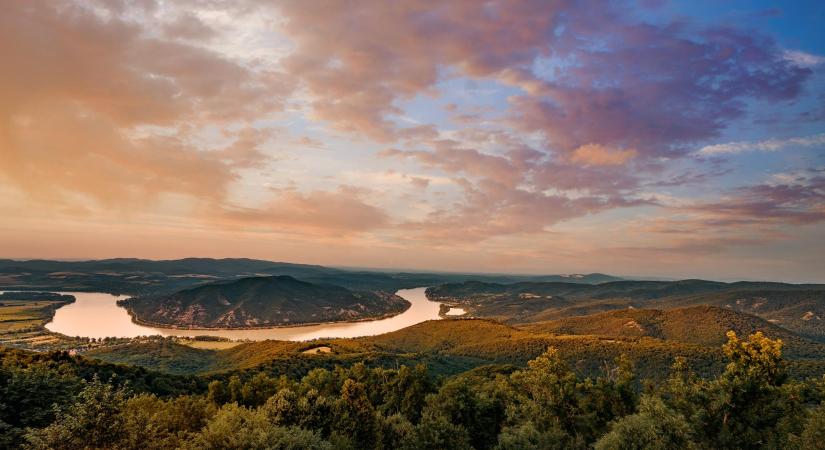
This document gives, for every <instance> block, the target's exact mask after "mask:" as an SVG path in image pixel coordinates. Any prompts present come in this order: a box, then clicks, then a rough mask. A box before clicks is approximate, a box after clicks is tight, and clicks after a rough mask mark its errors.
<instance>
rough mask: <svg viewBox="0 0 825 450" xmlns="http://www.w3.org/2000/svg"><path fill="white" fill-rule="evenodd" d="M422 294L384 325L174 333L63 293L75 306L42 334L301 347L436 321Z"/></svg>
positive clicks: (112, 304) (410, 295)
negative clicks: (246, 341)
mask: <svg viewBox="0 0 825 450" xmlns="http://www.w3.org/2000/svg"><path fill="white" fill-rule="evenodd" d="M425 289H426V288H423V287H421V288H415V289H401V290H399V291H398V292H397V294H398V295H399V296H401V297H403V298H405V299H407V300H408V301H409V302H410V303H411V304H412V306H410V308H409V309H407V310H406V311H404V312H403V313H401V314H399V315H397V316H393V317H390V318H387V319H380V320H371V321H364V322H339V323H328V324H320V325H306V326H296V327H285V328H262V329H255V330H178V329H172V328H156V327H150V326H145V325H138V324H136V323H134V322H132V318H131V317H130V316H129V313H128V312H126V309H124V308H121V307H120V306H117V303H116V302H117V300H118V299H119V298H121V297H118V296H115V295H111V294H102V293H94V292H62V293H63V294H69V295H74V296H75V298H76V299H77V301H75V302H74V303H72V304H69V305H66V306H63V307H61V308H59V309H58V310H57V311H56V312H55V314H54V319H53V320H52V321H51V322H49V323H47V324H46V328H47V329H49V330H51V331H54V332H55V333H62V334H65V335H67V336H81V337H91V338H102V337H137V336H151V335H162V336H220V337H225V338H229V339H249V340H254V341H263V340H266V339H275V340H282V341H306V340H310V339H318V338H351V337H359V336H372V335H376V334H382V333H388V332H390V331H395V330H400V329H401V328H405V327H408V326H410V325H415V324H417V323H419V322H423V321H425V320H437V319H440V317H439V316H438V310H439V306H440V304H439V303H436V302H431V301H429V300H427V297H426V296H425V295H424V290H425Z"/></svg>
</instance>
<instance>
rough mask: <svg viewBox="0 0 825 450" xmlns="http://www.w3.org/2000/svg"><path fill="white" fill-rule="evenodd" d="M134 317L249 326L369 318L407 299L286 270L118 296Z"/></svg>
mask: <svg viewBox="0 0 825 450" xmlns="http://www.w3.org/2000/svg"><path fill="white" fill-rule="evenodd" d="M120 304H121V305H122V306H124V307H126V308H127V309H128V310H129V313H130V314H132V316H133V317H134V318H135V319H136V321H138V322H143V323H150V324H154V325H160V326H170V327H182V328H250V327H271V326H284V325H295V324H307V323H320V322H336V321H348V320H362V319H374V318H381V317H386V316H391V315H395V314H398V313H401V312H403V311H404V310H405V309H407V308H408V307H409V302H407V301H406V300H404V299H402V298H401V297H398V296H396V295H393V294H387V293H382V292H364V291H351V290H349V289H346V288H344V287H340V286H335V285H330V284H315V283H308V282H306V281H300V280H297V279H295V278H293V277H291V276H286V275H281V276H273V277H250V278H243V279H240V280H231V281H223V282H216V283H211V284H207V285H204V286H198V287H195V288H190V289H184V290H182V291H179V292H176V293H174V294H170V295H155V296H145V297H136V298H131V299H128V300H125V301H122V302H120Z"/></svg>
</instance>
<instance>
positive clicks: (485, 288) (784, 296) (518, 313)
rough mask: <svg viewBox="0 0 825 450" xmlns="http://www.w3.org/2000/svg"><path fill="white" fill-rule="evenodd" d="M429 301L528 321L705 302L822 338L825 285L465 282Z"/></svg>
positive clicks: (432, 294) (434, 291)
mask: <svg viewBox="0 0 825 450" xmlns="http://www.w3.org/2000/svg"><path fill="white" fill-rule="evenodd" d="M427 296H428V298H430V299H431V300H434V301H440V302H445V303H448V304H451V305H455V306H460V307H462V308H464V309H465V310H467V311H468V312H469V315H470V316H472V317H486V318H495V319H498V320H503V321H507V322H508V323H531V322H543V321H552V320H559V319H563V318H566V317H573V316H588V315H592V314H597V313H603V312H607V311H613V310H626V309H628V308H631V307H632V308H637V309H639V308H642V309H673V308H682V307H687V306H698V305H710V306H717V307H720V308H727V309H730V310H733V311H739V312H744V313H748V314H751V315H755V316H758V317H761V318H762V319H765V320H767V321H769V322H771V323H774V324H776V325H781V326H782V327H784V328H786V329H788V330H790V331H793V332H794V333H797V334H799V335H801V336H804V337H807V338H810V339H814V340H819V341H822V342H825V285H817V284H786V283H768V282H736V283H721V282H714V281H705V280H681V281H615V282H608V283H602V284H596V285H584V284H572V283H555V282H553V283H535V282H529V283H514V284H498V283H486V282H476V281H468V282H463V283H450V284H444V285H441V286H438V287H433V288H430V289H428V290H427Z"/></svg>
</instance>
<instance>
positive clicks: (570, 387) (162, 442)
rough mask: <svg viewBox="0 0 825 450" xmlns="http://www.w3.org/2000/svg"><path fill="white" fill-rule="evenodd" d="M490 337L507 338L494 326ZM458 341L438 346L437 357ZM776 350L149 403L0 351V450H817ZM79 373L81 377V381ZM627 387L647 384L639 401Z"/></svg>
mask: <svg viewBox="0 0 825 450" xmlns="http://www.w3.org/2000/svg"><path fill="white" fill-rule="evenodd" d="M496 330H497V332H501V333H505V332H506V333H514V334H515V335H518V334H519V333H521V332H520V331H518V330H514V329H512V328H509V327H504V328H503V329H496ZM397 342H398V341H397ZM403 342H405V343H404V345H409V346H414V345H415V346H422V345H429V344H430V341H428V340H427V338H426V337H425V338H414V337H412V336H409V338H408V339H406V340H404V341H403ZM442 342H444V340H442ZM460 345H462V344H461V342H460V341H453V342H452V343H451V344H450V346H444V347H442V349H450V348H454V347H451V346H460ZM781 349H782V343H781V341H775V340H771V339H769V338H767V337H765V336H764V335H762V334H760V333H756V334H753V335H751V336H750V337H749V338H748V339H739V338H738V337H737V336H736V335H735V334H734V333H730V334H729V336H728V342H727V343H726V344H725V345H724V346H723V348H722V349H721V351H720V355H724V357H725V358H726V359H727V361H728V364H727V365H726V366H725V367H724V370H722V371H721V373H720V374H719V375H718V376H716V377H713V378H707V377H701V376H700V374H698V373H697V372H694V371H693V370H691V368H690V366H691V365H692V361H690V360H689V359H687V358H677V359H676V361H675V364H673V368H672V371H671V375H670V378H668V379H667V380H665V381H664V382H657V381H655V380H645V381H644V383H640V382H639V381H638V380H637V377H636V370H635V368H634V360H633V358H631V357H629V356H625V355H619V357H617V358H616V359H615V360H614V362H613V363H612V364H602V366H601V369H600V371H599V373H597V374H596V375H595V376H584V375H583V374H581V373H580V372H578V371H577V370H575V368H574V367H573V366H571V365H570V364H569V363H568V362H567V361H568V359H567V358H565V357H564V353H563V352H562V351H561V350H559V349H556V348H553V347H550V348H547V349H546V350H545V351H544V352H543V353H541V354H539V355H538V356H537V357H535V358H533V359H532V360H530V361H529V362H528V363H527V364H526V367H521V368H516V367H512V366H488V367H485V368H479V369H476V370H472V371H468V372H466V373H462V374H459V375H455V376H451V377H446V378H442V379H440V380H435V379H434V378H433V377H432V375H431V374H430V372H429V371H428V370H427V368H425V367H423V366H416V367H407V366H400V367H398V368H384V367H380V366H370V365H368V364H364V363H355V364H352V365H351V366H349V367H345V366H337V367H334V368H332V369H326V368H315V369H312V370H309V371H307V372H306V373H305V374H304V375H302V376H300V377H290V376H282V375H274V374H272V373H270V372H269V371H266V370H251V371H239V372H235V373H233V374H228V375H227V376H215V377H212V378H211V379H209V380H208V384H207V380H206V379H202V378H196V379H193V380H192V381H195V382H193V383H191V384H189V385H186V384H185V383H181V384H178V389H179V390H178V391H176V392H174V391H173V392H169V391H164V392H157V393H151V392H148V391H147V389H146V388H147V387H148V386H149V385H151V384H152V383H150V384H147V383H146V376H147V375H146V374H141V373H140V372H130V371H128V370H126V368H124V367H119V366H115V367H110V366H107V365H100V364H91V365H87V364H88V362H84V360H83V359H82V358H81V359H78V358H71V359H68V360H62V359H61V358H62V357H61V356H60V355H59V354H56V355H51V356H49V355H29V354H26V353H17V352H12V353H6V354H4V359H3V364H2V365H0V369H2V370H0V375H2V377H0V389H2V393H3V394H4V395H3V396H2V397H0V413H2V416H0V445H2V446H3V447H11V448H15V447H19V446H21V445H24V446H26V447H28V448H33V449H39V448H44V449H45V448H56V449H61V448H65V449H69V448H72V449H73V448H117V449H141V450H154V449H166V448H183V449H195V448H198V449H247V448H248V449H264V448H275V449H304V448H309V449H331V448H335V449H339V448H340V449H479V450H483V449H493V448H495V449H502V450H503V449H554V448H558V449H586V448H596V449H670V448H684V449H704V448H714V449H739V448H790V449H807V448H822V443H823V442H825V436H824V435H823V431H822V430H823V429H825V426H823V425H825V412H824V411H825V406H823V405H822V402H823V400H825V378H823V379H821V380H820V381H807V382H798V381H788V379H787V373H786V367H785V364H784V362H783V360H782V357H781ZM52 357H57V360H53V359H52ZM115 368H117V370H118V371H117V372H116V373H117V376H114V373H113V372H112V371H113V370H114V369H115ZM132 370H135V369H132ZM86 374H92V375H91V377H90V378H88V379H87V378H86V377H85V375H86ZM104 375H106V376H107V377H106V378H104ZM152 376H158V377H160V375H159V374H154V375H152ZM121 377H125V378H121ZM160 379H163V378H160ZM175 380H178V381H180V380H179V379H178V378H174V377H173V378H169V379H168V381H167V383H169V384H170V385H171V384H174V383H175ZM196 380H199V381H196ZM133 382H135V383H133ZM642 384H644V385H645V386H646V387H645V388H644V391H645V393H644V394H643V395H641V396H640V394H639V392H640V390H641V387H640V386H641V385H642ZM41 391H42V392H41ZM50 401H53V402H54V403H56V407H54V408H53V407H52V405H51V404H50V403H49V402H50ZM17 412H22V413H23V414H20V415H17V414H16V413H17Z"/></svg>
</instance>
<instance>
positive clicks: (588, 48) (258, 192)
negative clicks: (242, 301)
mask: <svg viewBox="0 0 825 450" xmlns="http://www.w3.org/2000/svg"><path fill="white" fill-rule="evenodd" d="M823 22H825V6H823V4H822V3H821V2H820V1H804V0H795V1H788V2H768V1H734V0H730V1H718V0H713V1H711V0H699V1H696V0H693V1H683V2H680V1H668V0H640V1H638V2H627V1H604V2H585V1H573V0H511V1H500V0H492V1H477V0H454V1H449V2H431V1H424V0H397V1H392V2H370V1H363V2H352V1H343V0H325V1H304V0H300V1H299V0H295V1H293V0H282V1H258V0H240V1H224V0H181V1H177V0H176V1H174V2H173V1H161V0H134V1H127V0H120V1H118V0H107V1H94V0H88V1H76V2H71V1H60V0H48V1H46V0H8V1H3V2H0V61H2V67H3V69H2V70H0V257H6V258H26V259H28V258H53V259H88V258H95V259H96V258H109V257H140V258H151V259H171V258H181V257H189V256H198V257H248V258H260V259H268V260H278V261H289V262H299V263H311V264H324V265H333V266H358V267H375V268H381V267H391V268H408V269H417V270H439V271H456V272H468V271H471V272H506V273H525V274H527V273H542V274H555V273H588V272H604V273H610V274H617V275H628V276H656V277H671V278H708V279H720V280H737V279H742V280H753V279H764V280H781V281H792V282H825V27H822V26H821V24H822V23H823Z"/></svg>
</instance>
